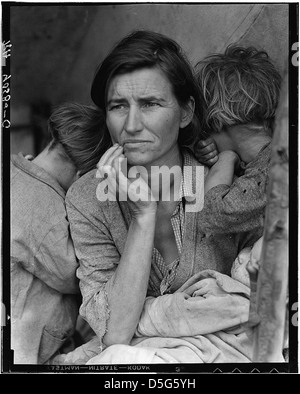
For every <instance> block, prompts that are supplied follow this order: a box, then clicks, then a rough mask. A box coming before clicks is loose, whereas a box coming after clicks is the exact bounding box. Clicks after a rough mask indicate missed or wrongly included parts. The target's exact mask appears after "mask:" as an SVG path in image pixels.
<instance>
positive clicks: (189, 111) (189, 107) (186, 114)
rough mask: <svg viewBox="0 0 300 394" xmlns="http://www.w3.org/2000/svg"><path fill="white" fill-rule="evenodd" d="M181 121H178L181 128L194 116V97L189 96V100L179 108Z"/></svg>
mask: <svg viewBox="0 0 300 394" xmlns="http://www.w3.org/2000/svg"><path fill="white" fill-rule="evenodd" d="M181 111H182V112H181V121H180V128H181V129H183V128H185V127H186V126H188V125H189V124H190V123H191V121H192V119H193V116H194V111H195V100H194V97H192V96H191V97H190V99H189V102H188V103H187V104H186V106H185V107H184V108H182V109H181Z"/></svg>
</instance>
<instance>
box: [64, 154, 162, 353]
mask: <svg viewBox="0 0 300 394" xmlns="http://www.w3.org/2000/svg"><path fill="white" fill-rule="evenodd" d="M119 159H121V161H122V159H123V156H122V150H121V149H117V148H116V147H112V148H110V149H109V150H108V151H107V152H106V153H105V154H104V155H103V157H102V158H101V160H100V162H99V164H98V176H100V178H102V181H103V179H106V182H108V184H109V182H110V181H111V182H112V183H114V182H113V181H112V180H113V179H115V180H116V181H117V185H118V187H117V188H116V184H115V185H114V188H115V190H117V189H118V188H119V192H120V191H121V192H122V193H123V195H124V193H125V184H126V183H128V182H129V180H128V179H127V178H126V176H125V175H124V174H123V173H118V171H119V169H118V165H119V163H118V160H119ZM105 174H107V177H105ZM100 182H101V181H100ZM129 184H130V182H129ZM140 185H141V186H142V187H141V188H140V189H142V190H139V192H140V193H139V195H141V193H145V195H144V198H142V199H141V201H131V200H130V199H129V196H128V201H127V203H128V205H129V206H130V211H131V223H130V226H129V229H128V232H127V234H126V232H125V231H126V230H125V228H124V223H121V222H122V220H123V217H122V213H121V211H119V210H120V206H119V204H118V203H117V202H114V203H113V202H109V203H99V201H97V199H96V193H95V190H94V189H95V187H94V189H93V191H92V192H91V191H88V190H86V187H83V186H82V185H81V184H80V180H79V184H78V183H77V185H76V183H75V184H74V185H73V186H72V187H71V189H70V191H69V192H68V195H67V199H66V202H67V210H68V216H69V220H70V226H71V233H72V237H73V240H74V245H75V250H76V253H77V256H78V259H79V261H80V268H79V269H78V273H77V275H78V277H79V279H80V289H81V292H82V296H83V303H82V306H81V308H80V313H81V314H82V315H83V317H84V318H85V319H86V320H87V321H88V322H89V324H90V325H91V327H92V329H93V330H94V331H95V332H96V333H97V335H98V337H99V338H100V340H103V343H104V344H105V345H112V344H115V343H123V344H127V343H129V342H130V340H131V338H132V336H133V335H134V331H135V329H136V326H137V324H138V321H139V318H140V314H141V311H142V308H143V305H144V301H145V298H146V293H147V287H148V281H149V275H150V267H151V260H152V250H153V239H154V231H155V223H156V201H154V200H152V201H151V198H150V197H151V196H148V194H149V188H148V184H146V183H144V184H142V182H140ZM122 188H123V189H122ZM75 189H77V190H75ZM112 190H113V187H112ZM91 193H93V195H92V196H91ZM133 193H134V188H133V189H130V193H129V194H130V197H131V198H132V199H133V200H134V196H133ZM147 196H148V197H149V198H146V197H147ZM109 212H111V214H113V216H114V220H117V221H118V220H119V221H120V223H119V226H120V227H122V225H123V227H122V228H123V230H121V231H120V239H116V238H115V237H116V236H115V235H114V234H115V233H114V231H112V226H113V225H114V226H116V227H118V225H117V224H115V222H114V223H112V222H111V220H110V219H109V220H107V215H109ZM118 212H119V213H118ZM113 233H114V234H113ZM123 233H124V238H125V237H126V240H123V239H122V237H123ZM116 242H118V243H120V242H121V243H123V245H124V247H122V255H121V256H120V254H119V245H116Z"/></svg>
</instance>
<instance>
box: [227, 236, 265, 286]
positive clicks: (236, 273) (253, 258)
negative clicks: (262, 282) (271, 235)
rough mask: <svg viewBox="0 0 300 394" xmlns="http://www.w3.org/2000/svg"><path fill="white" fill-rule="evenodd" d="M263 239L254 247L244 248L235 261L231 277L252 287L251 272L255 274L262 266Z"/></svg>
mask: <svg viewBox="0 0 300 394" xmlns="http://www.w3.org/2000/svg"><path fill="white" fill-rule="evenodd" d="M262 243H263V237H261V238H259V239H258V240H257V241H256V242H255V244H254V245H253V246H252V247H247V248H244V249H243V250H242V251H241V252H240V253H239V254H238V256H237V258H236V259H235V260H234V262H233V264H232V267H231V277H232V278H233V279H236V280H238V281H239V282H242V283H243V284H244V285H246V286H249V287H250V276H249V272H250V273H253V274H255V273H256V272H257V270H258V268H259V265H260V258H261V251H262Z"/></svg>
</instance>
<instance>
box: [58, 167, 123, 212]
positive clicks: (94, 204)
mask: <svg viewBox="0 0 300 394" xmlns="http://www.w3.org/2000/svg"><path fill="white" fill-rule="evenodd" d="M105 185H106V183H105V182H103V180H102V179H100V178H99V177H97V170H96V169H94V170H91V171H89V172H87V173H86V174H84V175H82V176H81V177H80V178H79V179H78V180H77V181H75V182H74V183H73V184H72V185H71V186H70V188H69V190H68V191H67V194H66V200H65V201H66V206H67V209H68V210H70V208H75V209H76V210H77V211H79V212H81V213H83V214H86V215H87V216H91V215H92V216H94V215H96V216H97V217H99V216H101V212H105V216H107V215H108V214H109V212H111V211H112V212H113V211H115V210H119V209H120V208H119V204H118V202H117V201H115V200H114V199H113V198H108V197H107V194H106V192H105ZM101 192H102V193H101Z"/></svg>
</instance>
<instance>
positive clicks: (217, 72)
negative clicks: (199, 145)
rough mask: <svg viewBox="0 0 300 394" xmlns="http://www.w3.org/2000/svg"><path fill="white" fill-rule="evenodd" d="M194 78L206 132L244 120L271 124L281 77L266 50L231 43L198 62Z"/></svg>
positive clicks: (265, 125) (214, 131) (266, 126)
mask: <svg viewBox="0 0 300 394" xmlns="http://www.w3.org/2000/svg"><path fill="white" fill-rule="evenodd" d="M197 78H198V82H199V85H200V88H201V90H202V94H203V97H204V101H205V106H206V108H205V126H206V127H207V128H208V130H207V133H216V132H220V131H221V130H224V129H226V128H228V127H230V126H235V125H241V124H246V123H254V124H256V125H262V126H263V127H265V128H270V127H272V123H273V120H274V116H275V111H276V107H277V104H278V99H279V92H280V83H281V76H280V74H279V72H278V71H277V70H276V68H275V66H274V65H273V64H272V62H271V61H270V59H269V57H268V54H267V53H266V52H265V51H259V50H257V49H255V48H253V47H248V48H242V47H239V46H235V45H230V46H228V47H227V49H226V51H225V53H224V54H215V55H211V56H208V57H206V58H205V59H204V60H203V61H200V62H199V63H198V64H197Z"/></svg>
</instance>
